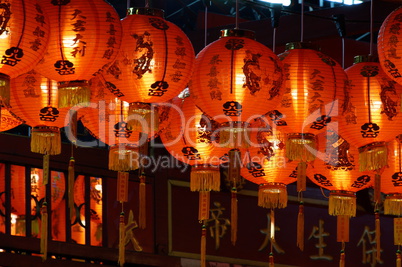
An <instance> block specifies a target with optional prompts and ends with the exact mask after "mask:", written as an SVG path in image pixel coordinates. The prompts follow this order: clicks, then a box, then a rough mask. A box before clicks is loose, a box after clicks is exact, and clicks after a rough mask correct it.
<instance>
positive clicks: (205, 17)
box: [204, 5, 208, 47]
mask: <svg viewBox="0 0 402 267" xmlns="http://www.w3.org/2000/svg"><path fill="white" fill-rule="evenodd" d="M204 13H205V15H204V47H206V46H207V33H208V6H207V5H205V12H204Z"/></svg>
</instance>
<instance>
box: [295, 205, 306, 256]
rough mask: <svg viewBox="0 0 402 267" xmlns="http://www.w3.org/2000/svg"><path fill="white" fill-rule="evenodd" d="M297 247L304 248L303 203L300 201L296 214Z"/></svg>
mask: <svg viewBox="0 0 402 267" xmlns="http://www.w3.org/2000/svg"><path fill="white" fill-rule="evenodd" d="M297 247H298V248H299V249H300V250H301V251H303V250H304V204H303V201H300V204H299V213H298V214H297Z"/></svg>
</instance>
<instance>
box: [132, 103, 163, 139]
mask: <svg viewBox="0 0 402 267" xmlns="http://www.w3.org/2000/svg"><path fill="white" fill-rule="evenodd" d="M128 115H129V119H128V125H129V127H131V130H133V131H137V132H151V131H153V132H154V133H157V132H158V130H159V114H158V112H156V109H154V108H153V107H152V106H151V104H148V103H140V102H133V103H130V106H129V108H128ZM148 127H151V128H148Z"/></svg>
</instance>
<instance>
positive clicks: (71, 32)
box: [36, 0, 122, 107]
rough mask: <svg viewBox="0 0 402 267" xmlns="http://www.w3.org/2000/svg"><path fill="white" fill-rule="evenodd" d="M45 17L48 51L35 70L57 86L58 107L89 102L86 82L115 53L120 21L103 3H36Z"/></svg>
mask: <svg viewBox="0 0 402 267" xmlns="http://www.w3.org/2000/svg"><path fill="white" fill-rule="evenodd" d="M40 4H41V5H42V7H43V10H44V11H45V12H46V13H47V14H48V15H49V20H50V24H51V25H52V32H51V35H50V41H49V47H48V49H47V53H46V55H45V57H44V58H43V60H41V62H40V63H39V64H38V66H37V67H36V70H37V71H38V72H39V73H41V74H42V75H44V76H46V77H47V78H49V79H52V80H55V81H58V82H59V88H60V107H68V106H73V105H76V104H78V103H81V102H89V95H90V93H89V87H88V82H87V80H89V79H90V78H91V77H92V75H93V74H95V73H96V72H97V71H98V70H99V69H101V68H102V67H103V66H104V65H105V64H107V63H109V62H112V61H113V60H114V59H115V58H116V56H117V54H118V51H119V48H120V44H121V37H122V28H121V23H120V18H119V15H118V14H117V12H116V11H115V9H114V8H113V7H112V6H111V5H110V4H109V3H108V2H106V1H104V0H87V1H81V0H68V1H66V0H61V1H51V0H40Z"/></svg>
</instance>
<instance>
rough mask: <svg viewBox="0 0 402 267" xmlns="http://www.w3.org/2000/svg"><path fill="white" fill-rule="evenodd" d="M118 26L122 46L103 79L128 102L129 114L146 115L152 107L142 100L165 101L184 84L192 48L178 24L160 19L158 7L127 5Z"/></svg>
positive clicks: (192, 59)
mask: <svg viewBox="0 0 402 267" xmlns="http://www.w3.org/2000/svg"><path fill="white" fill-rule="evenodd" d="M122 25H123V42H122V47H121V49H120V52H119V56H118V57H117V59H116V61H115V62H114V63H113V64H111V65H110V66H108V67H107V68H106V70H105V73H104V75H105V79H106V80H107V81H108V85H109V87H110V88H111V89H112V91H113V93H114V94H115V95H116V96H117V97H120V98H121V99H123V100H124V101H127V102H129V103H131V107H130V114H132V113H134V114H139V115H142V116H144V117H145V118H148V117H149V116H151V115H150V114H149V113H151V111H152V110H150V108H149V107H148V106H149V105H147V104H145V103H159V102H165V101H168V100H170V99H172V98H173V97H175V96H177V95H178V94H179V93H180V92H181V91H182V90H183V89H184V88H186V87H187V83H188V81H189V80H190V77H191V74H192V70H193V64H194V57H195V56H194V49H193V47H192V44H191V42H190V40H189V39H188V38H187V36H186V35H185V34H184V32H183V31H182V30H181V29H180V28H179V27H177V26H176V25H174V24H173V23H171V22H169V21H166V20H164V19H163V11H162V10H157V9H150V8H131V9H129V10H128V15H127V17H126V18H124V19H123V20H122ZM148 120H149V118H148ZM132 126H133V127H134V130H141V129H140V128H139V125H136V124H133V125H132ZM157 128H158V127H157V125H155V130H156V129H157Z"/></svg>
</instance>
